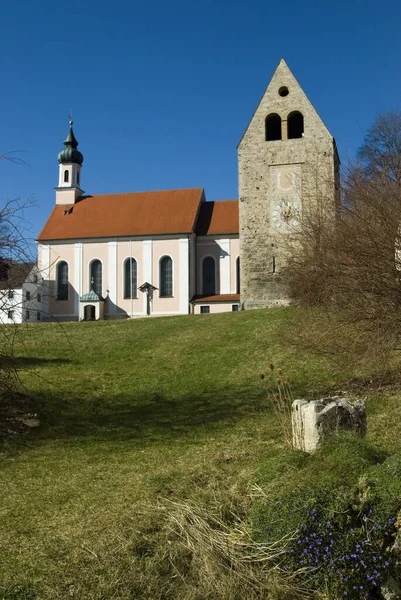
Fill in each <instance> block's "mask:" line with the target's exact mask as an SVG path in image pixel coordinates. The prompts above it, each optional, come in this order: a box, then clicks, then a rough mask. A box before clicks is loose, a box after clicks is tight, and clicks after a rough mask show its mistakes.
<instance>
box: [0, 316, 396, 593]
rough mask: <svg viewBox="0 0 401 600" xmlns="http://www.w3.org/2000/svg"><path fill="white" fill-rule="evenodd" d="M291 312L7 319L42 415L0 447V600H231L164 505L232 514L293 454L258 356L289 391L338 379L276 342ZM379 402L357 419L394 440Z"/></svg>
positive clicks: (324, 387) (306, 391)
mask: <svg viewBox="0 0 401 600" xmlns="http://www.w3.org/2000/svg"><path fill="white" fill-rule="evenodd" d="M290 314H294V309H274V310H267V311H253V312H240V313H235V314H223V315H210V316H209V315H202V316H199V317H198V316H190V317H170V318H157V319H149V320H147V319H143V320H132V321H121V322H117V321H112V322H98V323H70V324H65V325H62V326H61V325H57V324H41V325H34V326H28V327H21V328H19V333H20V335H18V341H17V346H16V359H17V363H18V365H19V367H20V369H21V373H20V375H21V379H22V381H23V383H24V385H25V386H26V389H27V391H28V392H29V394H31V395H32V396H33V400H32V401H31V402H32V404H31V406H30V410H31V411H34V412H37V413H38V415H39V418H40V421H41V426H40V428H38V429H37V430H32V431H31V432H30V434H29V435H28V436H14V438H13V439H12V440H11V441H7V442H6V443H5V445H4V447H3V452H2V454H0V498H1V500H0V600H2V599H3V598H5V599H7V600H22V599H26V600H31V598H34V599H35V600H50V599H52V600H59V599H60V600H61V599H65V598H73V599H76V600H78V599H80V600H84V599H85V600H99V599H102V600H103V599H104V600H111V599H115V600H117V599H118V600H128V599H132V600H134V599H138V600H139V599H142V598H143V599H148V600H150V599H152V600H156V599H158V600H159V599H160V600H161V599H177V600H180V599H182V600H184V599H185V600H187V599H188V600H189V599H191V600H196V599H199V600H201V599H202V600H203V599H204V598H211V599H217V598H227V599H228V598H230V599H231V600H234V598H236V597H237V596H235V593H234V592H233V591H231V592H229V591H227V592H226V593H227V594H228V595H226V596H225V595H224V592H221V593H220V592H219V593H217V592H216V591H215V592H213V591H211V592H210V595H208V593H206V592H205V589H206V588H202V585H201V583H202V582H200V580H199V577H201V573H200V571H201V569H199V568H198V567H197V568H196V569H194V565H196V561H194V556H193V555H191V557H189V556H188V553H186V551H184V549H183V546H182V545H180V544H179V543H178V542H177V540H176V538H175V537H174V534H173V533H171V530H170V529H169V528H168V527H167V525H166V523H167V521H168V518H167V517H166V518H165V516H166V515H167V513H168V512H169V511H168V510H167V511H166V510H164V512H163V507H166V506H167V507H168V506H169V502H170V501H179V502H188V503H190V504H191V503H192V504H196V505H199V506H204V507H207V506H211V507H214V508H216V507H218V510H219V511H221V512H222V514H223V515H224V514H225V515H227V516H228V518H229V515H230V513H231V511H233V512H236V513H238V514H243V515H246V513H247V510H248V508H249V490H250V488H251V486H252V484H253V482H255V481H256V480H257V478H258V477H259V474H260V465H261V463H263V464H264V465H265V467H264V468H265V469H270V471H271V477H272V479H274V477H276V476H277V477H280V468H281V467H280V464H284V463H285V461H286V457H287V456H288V457H290V454H291V453H290V451H289V450H288V449H286V448H285V447H284V445H283V442H282V434H281V432H280V429H279V427H278V426H277V423H276V420H275V417H274V412H273V411H272V410H271V407H270V406H269V403H268V401H267V391H268V390H267V387H268V384H267V383H266V380H262V379H261V378H260V374H261V373H266V372H267V365H268V364H269V363H270V362H271V363H273V364H275V365H277V366H281V367H282V368H283V369H284V370H285V374H286V375H288V376H289V377H290V380H291V385H292V388H293V392H294V396H295V397H316V395H319V394H322V393H326V392H327V391H328V390H331V389H333V387H334V386H340V385H342V384H343V383H344V381H346V380H347V379H348V377H349V375H350V374H340V373H334V372H333V371H332V368H331V366H330V365H329V363H327V362H325V361H324V360H318V359H316V358H314V357H312V356H309V355H307V354H306V353H302V352H300V351H299V350H297V351H294V350H293V349H291V348H290V347H289V346H288V345H287V344H286V343H285V341H284V340H285V339H287V337H288V332H286V322H287V318H288V316H289V315H290ZM382 402H384V403H385V404H382V405H380V404H379V402H378V400H377V399H375V398H373V399H372V400H371V401H370V404H371V409H370V410H371V414H372V425H371V431H372V432H374V435H378V434H379V432H380V431H383V428H384V429H385V430H386V439H388V440H389V443H390V445H391V444H394V445H395V446H396V445H397V435H396V418H393V417H391V418H390V417H389V411H388V407H390V406H391V407H392V408H393V409H394V411H395V413H396V415H397V417H398V418H399V416H400V412H401V411H400V409H399V408H398V407H397V408H395V403H396V400H395V399H394V398H392V397H389V396H388V397H386V398H385V399H384V400H382ZM283 468H284V467H283ZM160 507H161V508H160ZM163 515H164V516H163ZM170 516H171V515H169V514H168V517H170ZM191 565H192V566H191ZM183 573H185V574H186V575H185V577H183V575H182V574H183ZM202 589H203V591H202ZM2 594H3V595H2ZM213 594H215V595H213ZM219 594H220V595H219ZM266 594H267V592H266ZM240 597H241V596H240V595H239V596H238V598H240ZM242 597H243V596H242ZM264 597H266V598H267V597H268V596H267V595H266V596H265V595H263V592H261V595H260V598H264Z"/></svg>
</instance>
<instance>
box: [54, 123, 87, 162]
mask: <svg viewBox="0 0 401 600" xmlns="http://www.w3.org/2000/svg"><path fill="white" fill-rule="evenodd" d="M73 124H74V121H73V120H72V119H71V118H70V121H69V125H70V130H69V132H68V135H67V137H66V138H65V140H64V150H61V152H60V153H59V155H58V157H57V158H58V162H59V164H66V163H69V164H71V163H75V164H77V165H82V163H83V162H84V157H83V155H82V153H81V152H80V151H79V150H77V148H78V140H77V138H76V137H75V135H74V131H73V129H72V126H73Z"/></svg>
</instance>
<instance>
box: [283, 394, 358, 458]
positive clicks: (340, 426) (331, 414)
mask: <svg viewBox="0 0 401 600" xmlns="http://www.w3.org/2000/svg"><path fill="white" fill-rule="evenodd" d="M345 430H351V431H355V432H356V433H358V434H359V435H362V436H363V435H365V434H366V410H365V403H364V402H363V401H362V400H358V401H356V402H350V401H349V400H348V399H347V398H341V397H340V396H334V397H332V398H322V399H320V400H313V401H312V402H307V401H306V400H294V402H293V403H292V439H293V446H294V448H297V449H299V450H304V451H305V452H313V451H314V450H316V448H318V447H319V446H321V445H322V443H323V442H324V440H325V439H327V438H328V437H329V436H330V435H332V434H335V433H339V432H340V431H345Z"/></svg>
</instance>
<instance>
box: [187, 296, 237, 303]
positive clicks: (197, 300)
mask: <svg viewBox="0 0 401 600" xmlns="http://www.w3.org/2000/svg"><path fill="white" fill-rule="evenodd" d="M239 299H240V296H239V294H216V295H215V296H194V297H193V298H192V300H191V302H195V303H197V304H198V303H204V302H208V303H210V302H239Z"/></svg>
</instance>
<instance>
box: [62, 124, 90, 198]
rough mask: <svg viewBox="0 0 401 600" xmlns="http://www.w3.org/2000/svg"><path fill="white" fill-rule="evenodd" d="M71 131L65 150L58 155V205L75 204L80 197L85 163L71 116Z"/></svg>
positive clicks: (65, 143) (65, 141)
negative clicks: (82, 171) (82, 167)
mask: <svg viewBox="0 0 401 600" xmlns="http://www.w3.org/2000/svg"><path fill="white" fill-rule="evenodd" d="M69 125H70V129H69V132H68V135H67V137H66V138H65V140H64V148H63V150H61V152H59V154H58V157H57V158H58V163H59V182H58V187H57V188H56V204H74V203H75V202H76V200H77V198H79V197H80V196H82V193H83V192H82V190H81V187H80V185H81V166H82V163H83V162H84V157H83V155H82V153H81V152H80V151H79V150H78V140H77V138H76V137H75V135H74V130H73V128H72V126H73V120H72V117H71V115H69Z"/></svg>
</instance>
